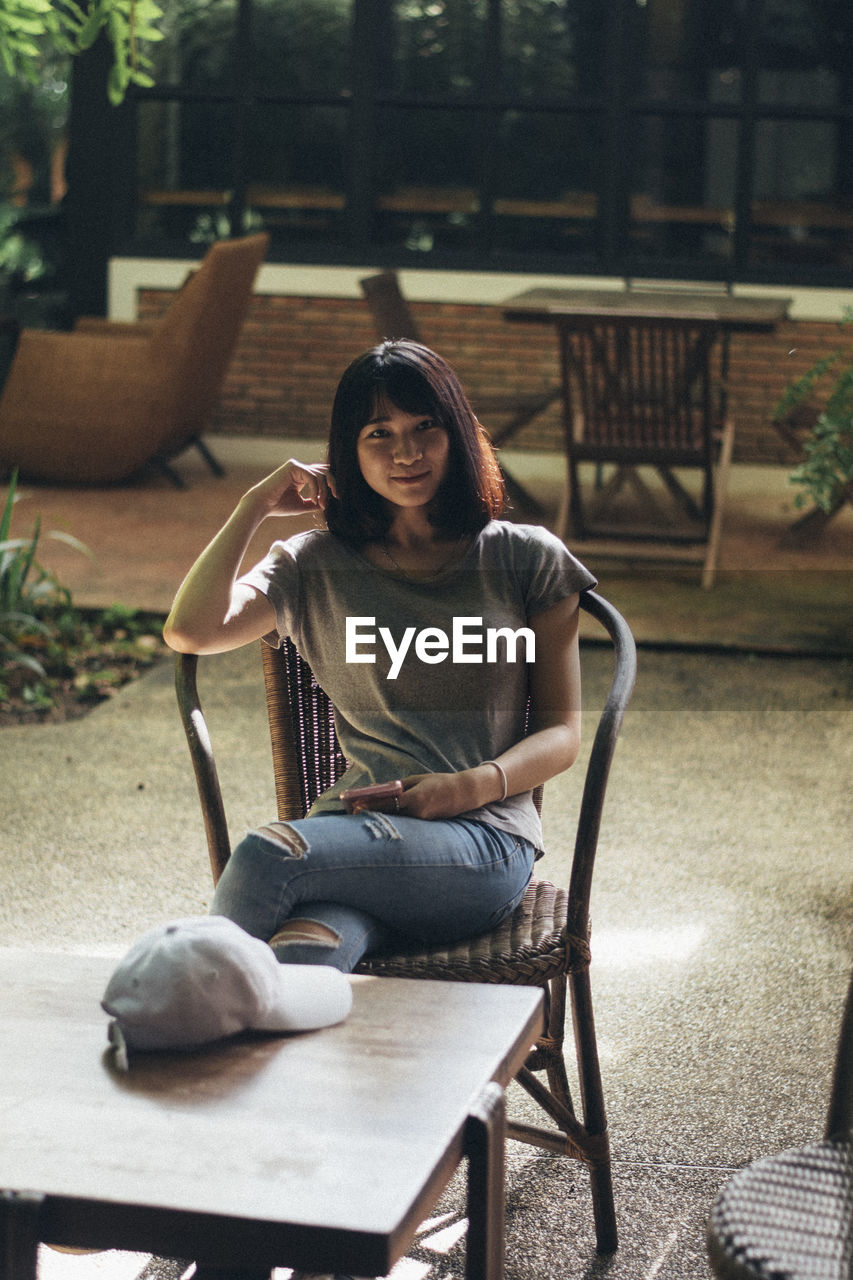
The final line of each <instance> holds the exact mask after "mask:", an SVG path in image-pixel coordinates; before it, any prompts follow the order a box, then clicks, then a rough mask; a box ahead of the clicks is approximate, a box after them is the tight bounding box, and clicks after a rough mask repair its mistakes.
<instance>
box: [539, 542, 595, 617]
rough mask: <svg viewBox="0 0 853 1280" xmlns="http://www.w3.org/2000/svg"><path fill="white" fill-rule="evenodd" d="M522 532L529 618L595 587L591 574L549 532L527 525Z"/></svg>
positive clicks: (593, 577)
mask: <svg viewBox="0 0 853 1280" xmlns="http://www.w3.org/2000/svg"><path fill="white" fill-rule="evenodd" d="M525 532H527V533H528V534H529V536H528V537H526V538H525V539H524V544H523V545H524V552H523V556H524V566H523V573H522V582H523V591H524V603H525V610H526V612H527V615H528V617H530V616H532V615H533V614H536V613H541V612H542V610H543V609H548V608H550V606H551V605H553V604H556V603H557V601H558V600H564V599H565V598H566V597H567V596H571V595H575V593H577V592H580V591H587V590H588V589H589V588H590V587H594V586H595V585H596V578H595V576H594V574H592V573H590V571H589V570H588V569H587V568H586V566H585V565H583V564H581V562H580V560H578V559H576V557H575V556H573V555H572V553H571V552H570V551H569V550H568V549H567V547H566V546H565V544H564V543H563V542H561V540H560V539H559V538H558V537H556V536H555V535H554V534H553V533H551V532H550V530H548V529H544V528H542V527H540V526H537V525H529V526H525Z"/></svg>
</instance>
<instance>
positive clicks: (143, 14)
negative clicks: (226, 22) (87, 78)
mask: <svg viewBox="0 0 853 1280" xmlns="http://www.w3.org/2000/svg"><path fill="white" fill-rule="evenodd" d="M161 17H162V10H161V9H160V7H159V5H157V4H156V3H155V0H81V2H80V3H78V2H77V0H0V60H2V63H3V65H4V67H5V69H6V71H7V72H8V73H9V75H11V76H17V77H21V78H23V79H25V80H29V81H30V83H32V84H35V83H36V82H37V81H38V78H39V75H40V72H41V67H42V61H43V57H44V52H45V48H46V47H47V48H50V49H52V50H54V51H56V52H59V53H66V54H76V53H82V52H83V51H84V50H85V49H88V48H90V47H91V46H92V45H93V44H94V42H95V41H96V40H97V38H98V36H99V35H100V34H101V33H102V32H103V33H105V35H106V36H107V38H108V39H109V41H110V43H111V45H112V48H113V65H112V68H111V70H110V77H109V84H108V92H109V97H110V101H111V102H112V103H114V104H117V103H119V102H121V101H122V99H123V98H124V95H125V93H126V92H127V89H128V86H129V85H131V84H137V85H142V86H150V85H151V84H153V80H152V79H151V76H150V74H149V71H150V68H151V60H150V58H149V57H148V56H147V54H146V53H144V52H143V49H142V46H143V45H144V44H146V43H147V42H149V41H155V40H160V39H162V32H161V31H160V29H159V27H158V25H157V24H158V22H159V20H160V18H161Z"/></svg>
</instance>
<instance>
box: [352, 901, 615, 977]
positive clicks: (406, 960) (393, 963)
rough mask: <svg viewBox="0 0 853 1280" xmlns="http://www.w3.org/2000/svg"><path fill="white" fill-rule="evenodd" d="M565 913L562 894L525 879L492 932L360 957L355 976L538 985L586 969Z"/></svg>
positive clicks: (585, 951) (583, 949) (583, 950)
mask: <svg viewBox="0 0 853 1280" xmlns="http://www.w3.org/2000/svg"><path fill="white" fill-rule="evenodd" d="M568 909H569V895H568V892H567V890H565V889H561V888H558V887H557V886H556V885H553V884H550V883H549V881H547V880H531V882H530V884H529V885H528V886H527V891H526V893H525V895H524V897H523V898H522V900H521V902H520V903H519V905H518V906H517V907H516V909H515V911H514V912H513V913H512V915H511V916H508V917H507V919H506V920H505V921H504V922H503V924H501V925H500V926H499V927H498V928H497V929H495V930H493V932H491V933H484V934H481V935H480V936H479V937H477V938H466V939H465V941H464V942H460V943H457V944H456V945H454V946H448V947H433V948H429V949H427V950H417V951H415V950H412V951H406V952H399V953H395V954H393V955H382V954H377V955H373V956H366V957H365V958H364V960H362V962H361V964H360V965H359V966H358V969H357V972H358V973H372V974H375V975H382V976H383V977H386V978H437V979H441V980H444V981H453V982H500V983H508V984H512V985H515V986H540V985H542V984H543V983H545V982H547V981H548V980H549V979H550V978H552V977H555V976H556V975H557V974H559V973H566V972H567V971H569V970H570V969H572V968H577V967H582V966H584V965H587V964H589V946H588V943H587V941H586V939H585V938H572V939H571V940H569V933H568ZM567 947H568V948H570V953H569V961H568V963H567V958H566V957H567Z"/></svg>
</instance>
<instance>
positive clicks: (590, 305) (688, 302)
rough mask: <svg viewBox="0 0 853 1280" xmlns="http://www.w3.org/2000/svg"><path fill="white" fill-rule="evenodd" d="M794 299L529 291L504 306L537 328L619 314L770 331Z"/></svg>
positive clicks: (686, 292)
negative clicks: (586, 317)
mask: <svg viewBox="0 0 853 1280" xmlns="http://www.w3.org/2000/svg"><path fill="white" fill-rule="evenodd" d="M790 305H791V299H790V298H770V297H757V296H755V295H747V294H731V293H727V292H724V291H723V290H722V289H721V290H719V291H717V290H715V289H708V290H707V291H706V290H703V289H697V290H691V289H657V288H654V287H650V288H640V287H637V288H634V289H613V290H609V289H545V288H542V289H527V290H525V291H524V293H517V294H515V295H514V296H513V297H511V298H507V299H506V301H505V302H504V303H502V309H503V314H504V317H505V318H506V319H507V320H512V321H521V322H527V323H534V324H553V325H556V326H559V325H561V324H568V323H571V318H572V316H598V315H605V316H606V315H608V314H610V313H616V314H619V315H625V316H670V317H675V318H683V319H685V320H689V319H702V320H709V319H711V320H719V322H720V327H721V329H723V330H724V331H728V332H735V331H737V330H750V329H752V330H759V331H760V330H764V331H766V332H770V331H772V330H773V329H775V328H776V326H777V324H779V322H780V321H781V320H784V319H785V318H786V317H787V315H788V308H789V307H790Z"/></svg>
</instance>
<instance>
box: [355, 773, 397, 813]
mask: <svg viewBox="0 0 853 1280" xmlns="http://www.w3.org/2000/svg"><path fill="white" fill-rule="evenodd" d="M402 794H403V784H402V782H400V781H399V779H398V780H397V781H396V782H375V783H374V784H373V786H370V787H350V788H349V790H348V791H342V792H341V794H340V797H339V798H340V800H341V802H342V804H343V806H344V808H345V809H346V811H347V813H361V811H362V809H373V810H374V812H376V813H389V812H393V810H395V809H396V808H397V803H396V802H397V800H398V799H399V798H400V796H401V795H402Z"/></svg>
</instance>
